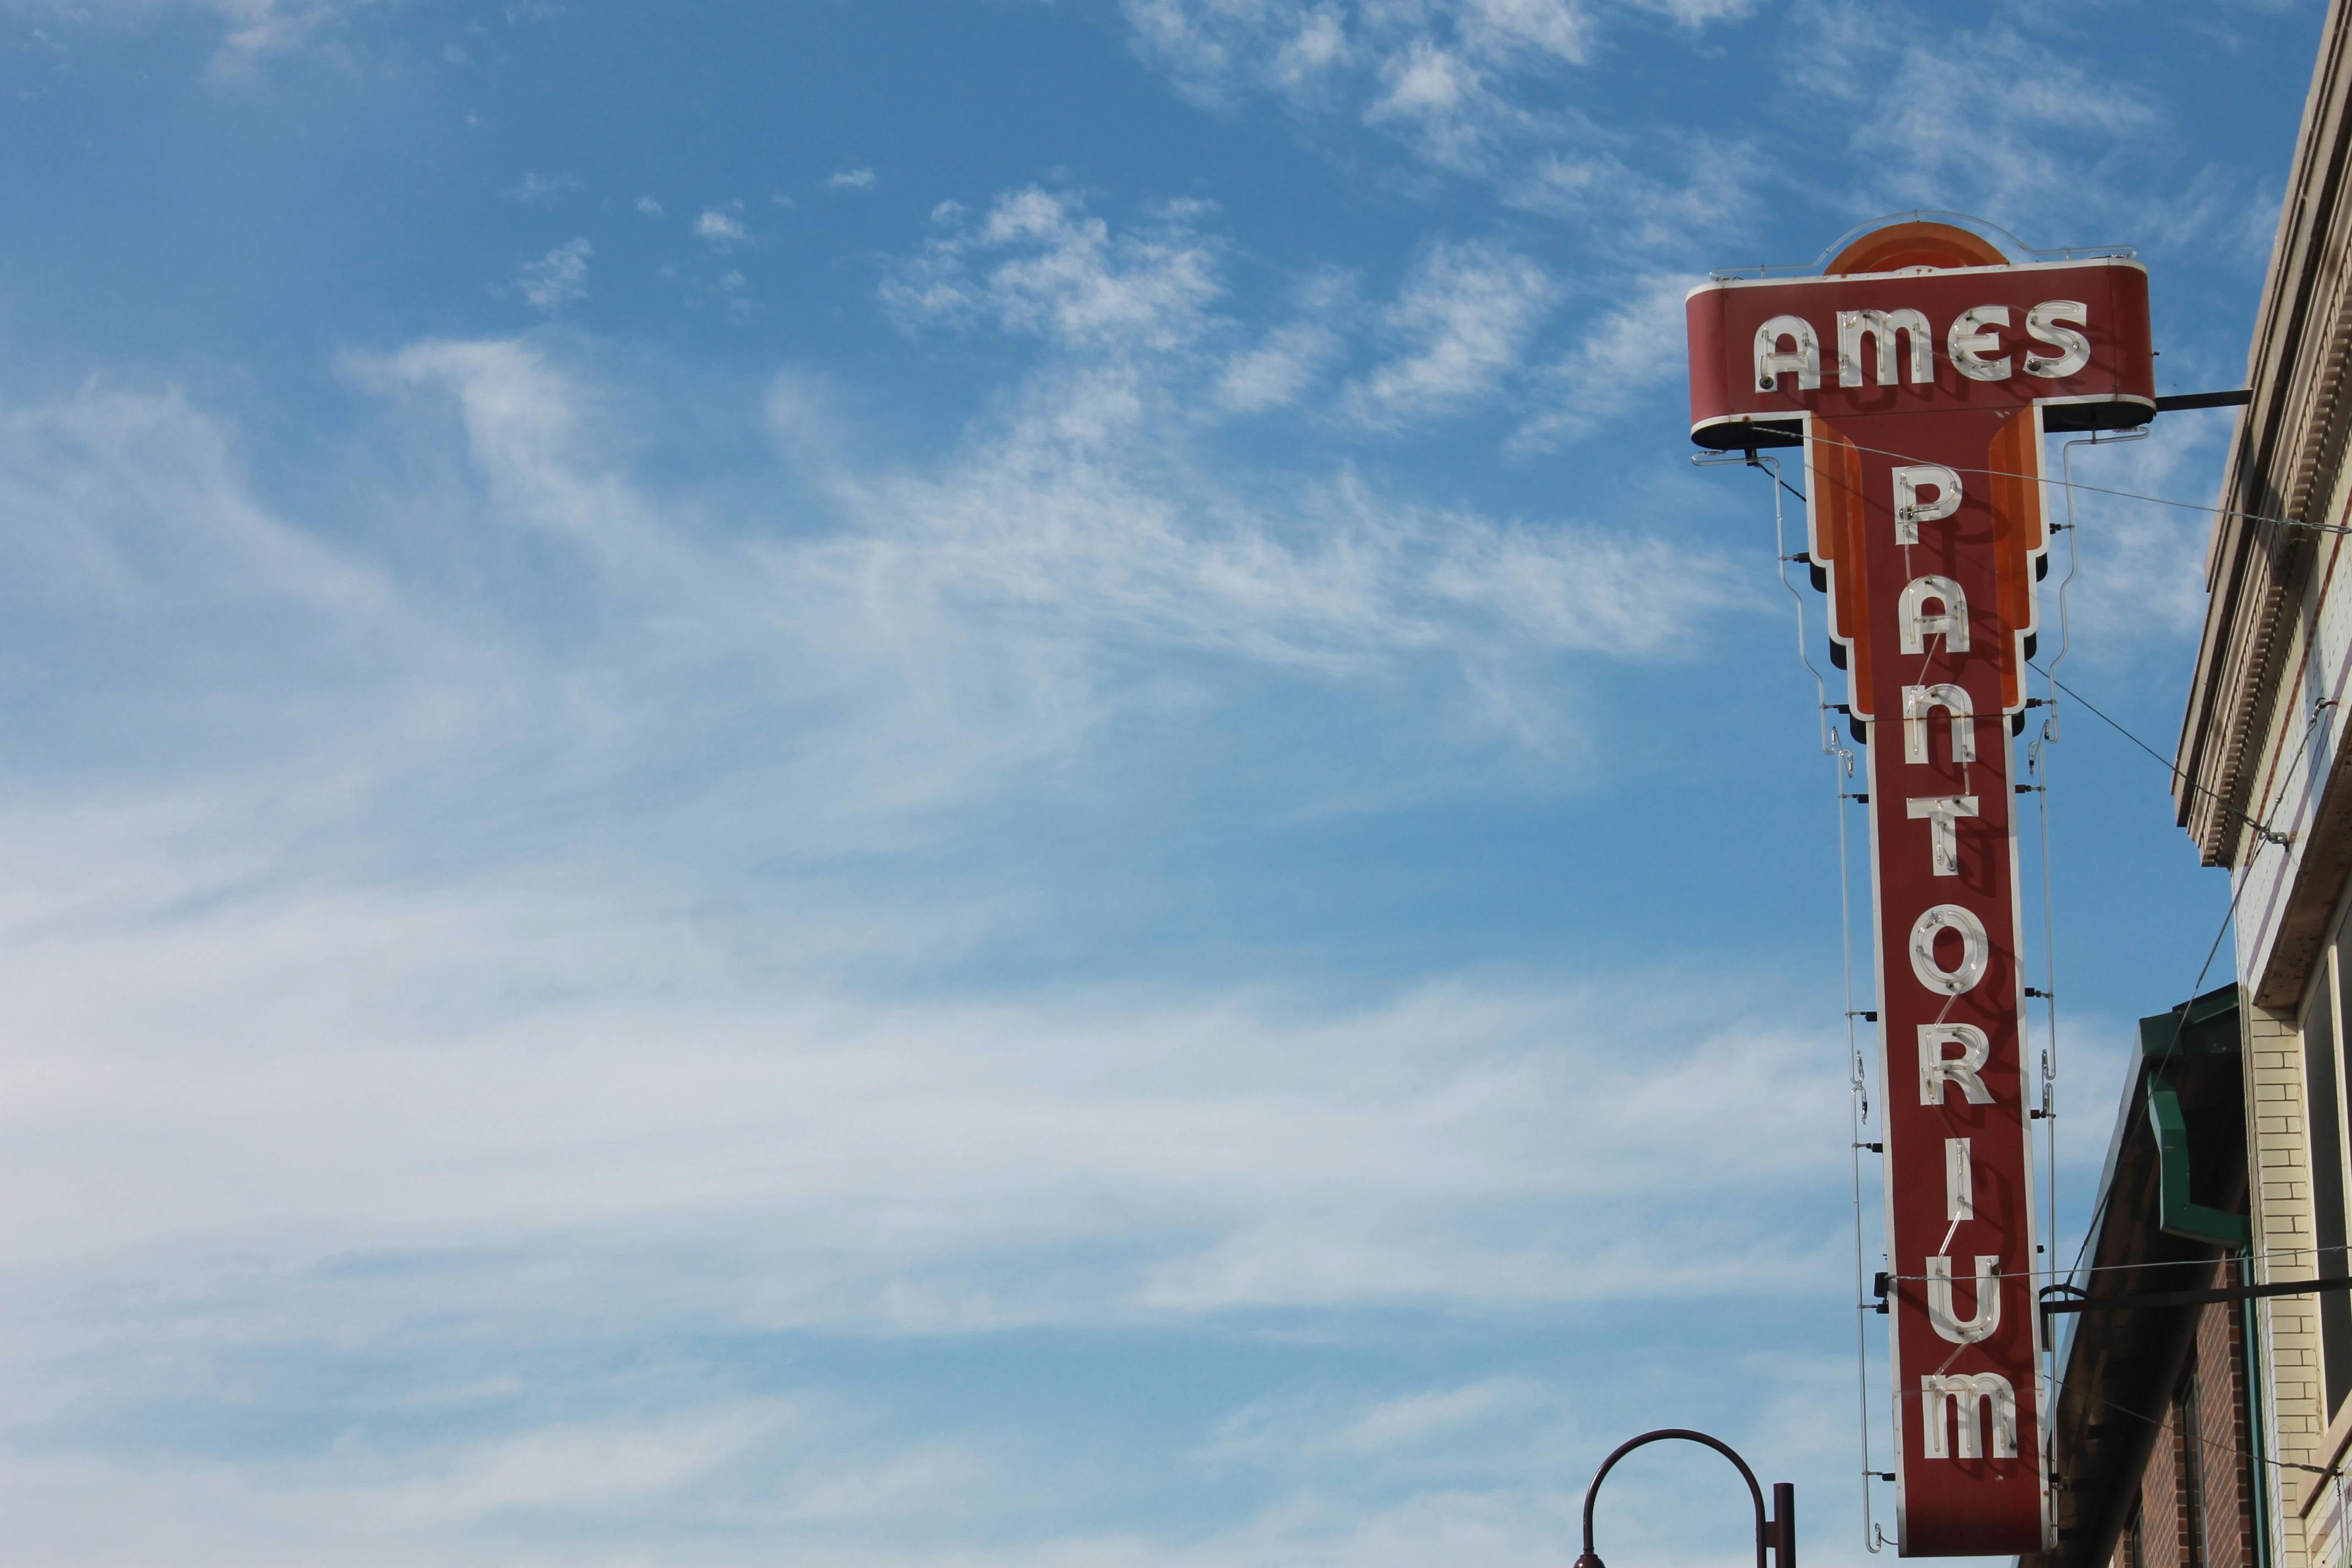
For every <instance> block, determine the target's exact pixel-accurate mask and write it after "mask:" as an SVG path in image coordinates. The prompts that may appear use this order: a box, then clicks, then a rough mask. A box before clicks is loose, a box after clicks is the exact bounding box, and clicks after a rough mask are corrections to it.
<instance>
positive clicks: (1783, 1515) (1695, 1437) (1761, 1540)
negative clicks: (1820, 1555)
mask: <svg viewBox="0 0 2352 1568" xmlns="http://www.w3.org/2000/svg"><path fill="white" fill-rule="evenodd" d="M1668 1437H1680V1438H1682V1439H1683V1440H1684V1441H1685V1442H1691V1443H1703V1444H1705V1445H1706V1447H1710V1448H1712V1449H1714V1450H1715V1451H1716V1452H1717V1453H1718V1454H1721V1455H1722V1456H1723V1457H1724V1458H1727V1459H1729V1460H1730V1461H1731V1463H1732V1465H1733V1466H1734V1467H1735V1468H1737V1469H1738V1471H1739V1479H1741V1480H1743V1481H1746V1482H1747V1483H1748V1497H1749V1498H1750V1499H1752V1500H1754V1502H1755V1504H1756V1568H1764V1554H1765V1552H1766V1551H1767V1550H1768V1549H1769V1551H1770V1552H1771V1554H1772V1568H1797V1489H1796V1488H1795V1487H1793V1486H1790V1484H1789V1483H1788V1482H1786V1481H1776V1482H1774V1483H1773V1486H1772V1514H1771V1517H1769V1518H1767V1517H1766V1516H1765V1513H1764V1489H1763V1488H1761V1487H1759V1486H1758V1485H1757V1484H1756V1472H1755V1471H1753V1470H1751V1469H1749V1468H1748V1461H1747V1460H1745V1459H1743V1458H1740V1457H1739V1456H1738V1454H1735V1453H1733V1452H1732V1450H1731V1445H1730V1444H1728V1443H1726V1442H1723V1441H1722V1440H1720V1439H1719V1438H1715V1437H1710V1436H1707V1435H1706V1433H1704V1432H1691V1431H1686V1430H1685V1429H1684V1428H1682V1427H1680V1426H1669V1427H1666V1428H1664V1430H1662V1431H1657V1432H1644V1433H1643V1434H1642V1435H1641V1436H1638V1437H1635V1438H1633V1439H1632V1440H1631V1441H1630V1442H1624V1443H1620V1444H1619V1445H1617V1450H1616V1452H1614V1453H1612V1454H1611V1455H1610V1456H1609V1457H1608V1458H1605V1459H1603V1460H1601V1468H1599V1469H1598V1470H1595V1471H1594V1472H1593V1473H1592V1484H1591V1486H1589V1487H1587V1488H1585V1489H1584V1554H1583V1555H1582V1556H1580V1557H1579V1558H1578V1559H1577V1560H1576V1568H1601V1554H1600V1553H1599V1552H1595V1551H1593V1550H1592V1501H1593V1499H1594V1498H1596V1497H1598V1496H1599V1495H1600V1492H1601V1482H1602V1481H1603V1480H1606V1479H1608V1476H1609V1471H1610V1469H1611V1468H1612V1467H1614V1466H1615V1464H1616V1463H1617V1461H1618V1460H1620V1459H1622V1458H1624V1457H1625V1456H1626V1455H1628V1454H1630V1453H1632V1452H1633V1450H1634V1449H1636V1448H1638V1447H1642V1446H1643V1444H1645V1443H1656V1442H1661V1441H1663V1440H1664V1439H1665V1438H1668Z"/></svg>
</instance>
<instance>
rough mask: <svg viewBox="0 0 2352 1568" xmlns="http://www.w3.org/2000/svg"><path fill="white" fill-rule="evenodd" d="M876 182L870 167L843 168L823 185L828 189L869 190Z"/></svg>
mask: <svg viewBox="0 0 2352 1568" xmlns="http://www.w3.org/2000/svg"><path fill="white" fill-rule="evenodd" d="M875 184H877V181H876V180H875V178H874V171H873V170H871V169H844V170H842V171H841V172H840V173H838V174H835V175H834V176H833V177H832V178H831V179H829V180H827V181H825V183H824V185H825V189H827V190H829V191H870V190H872V189H873V188H874V187H875Z"/></svg>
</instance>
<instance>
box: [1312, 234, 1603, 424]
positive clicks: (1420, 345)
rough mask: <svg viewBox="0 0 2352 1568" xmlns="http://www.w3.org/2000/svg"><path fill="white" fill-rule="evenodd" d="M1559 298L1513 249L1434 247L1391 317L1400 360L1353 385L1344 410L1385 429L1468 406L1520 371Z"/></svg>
mask: <svg viewBox="0 0 2352 1568" xmlns="http://www.w3.org/2000/svg"><path fill="white" fill-rule="evenodd" d="M1558 292H1559V290H1558V286H1557V285H1556V284H1555V283H1554V281H1553V279H1551V277H1550V275H1549V274H1548V273H1547V272H1546V271H1545V270H1544V269H1543V268H1541V267H1539V266H1538V265H1537V264H1536V263H1535V262H1534V261H1532V260H1530V259H1528V258H1527V257H1525V256H1522V255H1520V254H1518V253H1517V251H1514V250H1511V249H1509V248H1507V247H1503V246H1500V245H1496V244H1494V243H1492V242H1488V241H1478V240H1471V241H1441V242H1438V243H1436V244H1433V245H1432V246H1430V247H1428V248H1427V250H1426V251H1425V252H1424V253H1423V256H1422V258H1420V260H1419V261H1418V262H1417V263H1416V264H1415V265H1414V268H1413V271H1412V276H1411V277H1410V278H1409V279H1407V280H1406V282H1405V285H1404V287H1403V289H1402V290H1401V291H1400V292H1399V294H1398V296H1397V299H1396V300H1395V302H1394V303H1393V304H1391V306H1390V307H1389V309H1388V310H1387V312H1386V316H1385V321H1384V325H1385V327H1386V330H1387V332H1388V334H1389V336H1390V338H1391V341H1392V342H1395V343H1396V344H1397V345H1398V348H1399V351H1400V352H1399V353H1396V354H1395V356H1394V357H1392V358H1391V359H1390V360H1388V361H1387V362H1386V363H1382V364H1381V365H1378V366H1376V367H1374V368H1373V369H1372V370H1371V371H1370V373H1369V374H1366V375H1365V376H1364V377H1363V378H1362V379H1361V380H1360V381H1357V382H1355V383H1353V384H1350V385H1349V387H1348V389H1347V391H1346V393H1345V395H1343V397H1342V399H1341V406H1342V407H1343V408H1344V409H1345V410H1346V412H1347V413H1348V414H1349V416H1350V417H1352V418H1355V419H1358V420H1360V421H1362V422H1363V423H1365V424H1368V425H1377V426H1394V425H1402V424H1406V423H1409V422H1412V421H1414V420H1418V419H1424V418H1430V417H1433V416H1442V415H1445V414H1450V413H1454V412H1455V411H1457V410H1459V409H1461V408H1464V407H1465V406H1467V405H1470V404H1472V403H1474V402H1475V401H1476V400H1478V399H1479V398H1481V397H1483V396H1485V395H1487V394H1489V393H1491V392H1493V391H1494V390H1495V389H1496V387H1497V386H1498V385H1500V384H1501V383H1502V381H1503V378H1504V377H1505V376H1506V375H1507V374H1509V373H1510V372H1511V371H1512V370H1513V369H1515V368H1516V367H1517V364H1518V363H1519V360H1520V356H1521V355H1522V354H1523V353H1525V352H1526V350H1527V346H1528V342H1529V340H1530V339H1531V338H1532V337H1533V336H1534V334H1535V331H1536V329H1537V327H1538V325H1540V324H1541V322H1542V321H1543V318H1544V316H1545V315H1546V313H1547V312H1549V310H1550V309H1551V306H1552V303H1553V301H1554V300H1555V299H1556V298H1557V297H1558Z"/></svg>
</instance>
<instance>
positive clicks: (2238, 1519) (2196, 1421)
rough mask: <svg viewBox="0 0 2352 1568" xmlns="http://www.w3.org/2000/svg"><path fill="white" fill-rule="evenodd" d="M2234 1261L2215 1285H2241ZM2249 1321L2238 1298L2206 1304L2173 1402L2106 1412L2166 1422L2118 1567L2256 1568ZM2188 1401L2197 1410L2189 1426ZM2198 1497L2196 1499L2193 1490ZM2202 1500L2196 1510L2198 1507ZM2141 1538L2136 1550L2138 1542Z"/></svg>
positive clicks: (2218, 1273)
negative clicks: (2192, 1441)
mask: <svg viewBox="0 0 2352 1568" xmlns="http://www.w3.org/2000/svg"><path fill="white" fill-rule="evenodd" d="M2234 1278H2235V1276H2234V1272H2233V1271H2232V1270H2231V1268H2230V1267H2229V1266H2228V1265H2227V1264H2221V1265H2217V1266H2216V1267H2215V1268H2214V1271H2213V1277H2212V1279H2211V1280H2210V1283H2211V1284H2213V1285H2216V1286H2221V1285H2227V1284H2230V1283H2231V1282H2232V1281H2233V1279H2234ZM2245 1358H2246V1349H2245V1339H2244V1322H2243V1319H2242V1316H2241V1310H2240V1308H2239V1307H2238V1306H2237V1305H2236V1304H2235V1303H2233V1302H2221V1303H2216V1304H2214V1305H2212V1306H2209V1307H2206V1308H2203V1309H2202V1310H2200V1312H2199V1313H2198V1317H2197V1326H2196V1330H2195V1333H2194V1337H2193V1342H2192V1345H2191V1348H2190V1352H2189V1364H2188V1367H2187V1369H2186V1370H2185V1372H2184V1373H2183V1374H2182V1378H2181V1382H2180V1385H2179V1389H2178V1390H2176V1392H2175V1393H2174V1394H2173V1396H2172V1398H2170V1399H2169V1400H2168V1401H2166V1402H2165V1403H2164V1404H2163V1405H2161V1406H2160V1407H2158V1408H2154V1409H2149V1410H2146V1411H2144V1412H2140V1413H2138V1415H2127V1414H2126V1413H2124V1412H2122V1411H2114V1410H2111V1411H2106V1412H2103V1413H2102V1414H2101V1415H2100V1417H2099V1419H2100V1420H2101V1421H2102V1422H2115V1423H2117V1424H2121V1423H2125V1422H2131V1421H2135V1420H2137V1419H2138V1418H2139V1416H2140V1415H2146V1416H2157V1415H2160V1416H2162V1418H2163V1425H2162V1426H2161V1427H2160V1428H2159V1429H2158V1432H2157V1434H2156V1442H2155V1444H2154V1446H2153V1447H2151V1449H2150V1450H2149V1453H2148V1458H2147V1468H2146V1469H2145V1470H2143V1471H2141V1473H2140V1484H2139V1497H2138V1509H2139V1513H2138V1528H2137V1531H2135V1530H2133V1529H2131V1528H2129V1527H2128V1526H2126V1529H2125V1530H2124V1531H2123V1532H2122V1534H2121V1535H2119V1536H2118V1537H2117V1538H2116V1546H2115V1551H2114V1553H2113V1554H2112V1555H2111V1557H2110V1558H2109V1560H2108V1561H2109V1563H2110V1568H2254V1564H2255V1557H2254V1507H2253V1489H2252V1472H2251V1468H2250V1461H2249V1459H2248V1458H2247V1456H2248V1455H2249V1454H2250V1453H2251V1452H2252V1448H2253V1442H2252V1430H2251V1429H2250V1427H2249V1425H2248V1418H2247V1411H2246V1359H2245ZM2183 1399H2189V1400H2193V1401H2194V1404H2195V1409H2194V1411H2193V1413H2192V1414H2191V1415H2190V1420H2189V1424H2188V1425H2192V1426H2194V1428H2195V1434H2194V1435H2195V1437H2196V1443H2195V1447H2194V1451H2193V1452H2192V1451H2191V1448H2190V1443H2189V1436H2190V1434H2189V1431H2188V1430H2186V1429H2185V1426H2184V1422H2183V1415H2184V1411H2183V1408H2182V1403H2181V1402H2182V1401H2183ZM2192 1482H2193V1483H2194V1484H2195V1487H2196V1492H2197V1495H2196V1496H2195V1497H2194V1498H2193V1499H2192V1497H2191V1495H2190V1487H2191V1484H2192ZM2192 1504H2193V1505H2194V1506H2192ZM2135 1536H2137V1546H2135V1542H2134V1538H2135Z"/></svg>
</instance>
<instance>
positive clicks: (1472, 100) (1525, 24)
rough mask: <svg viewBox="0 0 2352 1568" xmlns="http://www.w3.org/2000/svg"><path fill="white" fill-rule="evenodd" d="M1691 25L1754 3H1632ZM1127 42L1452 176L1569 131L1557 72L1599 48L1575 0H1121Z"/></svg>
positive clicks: (1224, 89)
mask: <svg viewBox="0 0 2352 1568" xmlns="http://www.w3.org/2000/svg"><path fill="white" fill-rule="evenodd" d="M1635 3H1636V4H1638V5H1641V7H1642V8H1643V9H1647V10H1651V11H1654V12H1659V13H1662V14H1664V15H1666V16H1671V17H1673V18H1674V19H1675V21H1676V22H1677V23H1679V24H1680V25H1682V26H1685V27H1689V28H1697V27H1702V26H1706V25H1708V24H1710V23H1713V22H1717V21H1725V20H1731V19H1735V18H1737V17H1738V16H1742V15H1744V14H1745V13H1746V12H1747V11H1748V9H1749V8H1750V5H1751V4H1752V0H1635ZM1120 9H1121V13H1122V14H1123V15H1124V16H1125V17H1126V20H1127V23H1128V29H1129V38H1130V41H1131V43H1132V46H1133V47H1134V48H1135V50H1136V52H1137V53H1138V54H1139V56H1140V57H1141V58H1143V59H1144V60H1145V61H1146V62H1147V63H1148V64H1150V65H1151V66H1152V67H1154V68H1157V69H1159V70H1160V71H1161V72H1163V73H1165V74H1166V75H1167V77H1168V78H1169V79H1170V81H1171V84H1172V85H1173V86H1174V87H1175V89H1176V90H1177V91H1178V92H1179V93H1181V94H1182V95H1183V96H1184V97H1186V98H1188V99H1190V100H1192V101H1193V102H1195V103H1198V104H1200V105H1202V107H1204V108H1209V109H1213V110H1220V111H1230V110H1233V109H1234V108H1235V107H1237V106H1238V105H1239V104H1241V103H1242V102H1244V101H1245V100H1248V99H1250V98H1253V97H1255V96H1258V95H1261V94H1266V95H1271V96H1274V97H1276V98H1277V99H1279V100H1282V101H1283V102H1285V103H1286V104H1287V105H1288V106H1289V107H1290V108H1291V109H1293V110H1296V111H1298V112H1299V113H1301V114H1305V115H1308V116H1314V115H1319V114H1326V113H1330V114H1338V115H1341V116H1344V117H1345V119H1346V120H1350V121H1363V122H1365V123H1368V124H1370V125H1373V126H1375V127H1378V128H1380V129H1382V130H1385V131H1387V132H1391V134H1393V135H1395V136H1397V137H1398V138H1399V139H1401V140H1402V142H1404V143H1405V144H1406V145H1407V147H1409V148H1410V149H1411V150H1412V152H1413V153H1416V154H1418V155H1419V156H1421V157H1422V158H1423V159H1426V160H1427V161H1429V162H1431V163H1434V164H1437V165H1439V166H1441V167H1444V168H1446V169H1450V170H1453V171H1455V172H1459V173H1467V174H1491V173H1496V172H1498V171H1501V172H1507V168H1506V165H1505V164H1504V163H1503V162H1502V161H1501V159H1500V154H1502V153H1505V152H1506V151H1507V150H1508V149H1511V148H1513V147H1517V146H1520V145H1533V146H1543V145H1549V144H1552V143H1554V142H1559V141H1560V140H1561V139H1563V137H1566V136H1569V135H1570V133H1571V132H1574V131H1575V129H1576V128H1577V126H1578V125H1579V123H1580V121H1578V120H1577V119H1576V117H1575V116H1573V115H1571V114H1567V113H1563V112H1562V111H1561V110H1560V109H1559V106H1558V89H1559V83H1560V80H1561V77H1560V73H1561V72H1562V70H1564V69H1568V68H1577V67H1581V66H1584V65H1586V64H1588V63H1589V62H1590V61H1591V59H1592V58H1594V48H1595V45H1596V41H1597V39H1598V37H1599V36H1600V25H1599V23H1598V21H1597V19H1596V16H1595V12H1594V9H1593V8H1592V7H1591V6H1590V5H1586V4H1583V3H1581V0H1121V6H1120Z"/></svg>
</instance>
